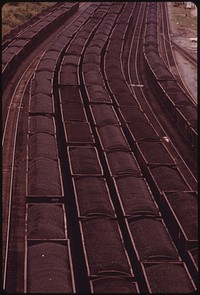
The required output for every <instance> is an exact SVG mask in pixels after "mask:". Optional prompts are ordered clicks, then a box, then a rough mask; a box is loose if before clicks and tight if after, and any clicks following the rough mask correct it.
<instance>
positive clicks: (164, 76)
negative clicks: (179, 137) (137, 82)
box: [144, 2, 198, 151]
mask: <svg viewBox="0 0 200 295" xmlns="http://www.w3.org/2000/svg"><path fill="white" fill-rule="evenodd" d="M157 10H158V8H157V3H156V2H152V3H149V5H148V11H147V18H146V27H145V36H144V57H145V61H146V68H147V72H148V73H149V77H150V78H151V83H152V85H153V86H154V87H155V89H156V92H157V96H158V99H159V101H160V102H161V103H162V104H163V106H164V107H165V109H166V110H167V112H168V113H169V115H170V116H171V118H172V120H173V121H174V122H175V124H176V126H177V127H178V129H179V130H180V132H181V133H182V134H183V136H184V137H185V139H186V140H187V141H188V142H189V143H190V145H191V146H192V147H193V149H194V150H195V151H197V132H198V131H197V107H196V106H195V105H193V103H191V101H190V99H189V98H188V97H187V95H186V94H185V93H184V91H183V90H182V88H181V87H180V85H179V84H178V83H177V81H176V79H175V77H174V76H173V74H172V73H171V72H170V71H169V69H168V67H167V66H166V64H165V62H164V61H163V59H162V58H161V56H160V54H159V41H158V18H157Z"/></svg>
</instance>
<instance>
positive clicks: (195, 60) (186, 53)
mask: <svg viewBox="0 0 200 295" xmlns="http://www.w3.org/2000/svg"><path fill="white" fill-rule="evenodd" d="M170 41H171V43H172V44H173V46H174V48H175V49H176V50H178V51H179V52H180V53H181V54H182V55H183V56H184V57H185V58H187V60H188V61H189V62H191V63H192V64H193V65H195V66H197V65H198V64H197V59H196V58H195V57H194V56H193V55H192V54H190V53H189V52H187V51H186V50H185V49H184V48H183V47H181V46H180V45H178V44H177V43H176V42H175V41H174V40H173V39H172V38H171V37H170Z"/></svg>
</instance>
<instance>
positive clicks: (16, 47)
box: [2, 2, 79, 87]
mask: <svg viewBox="0 0 200 295" xmlns="http://www.w3.org/2000/svg"><path fill="white" fill-rule="evenodd" d="M78 7H79V3H75V2H74V3H73V2H67V3H63V4H62V5H59V6H58V5H55V6H53V8H52V10H51V11H50V12H49V13H48V14H45V15H44V16H43V15H42V14H41V18H39V19H38V20H37V21H34V22H33V23H32V21H28V22H27V26H25V27H24V28H23V27H22V29H21V30H20V31H19V32H18V33H17V32H15V36H14V37H12V38H11V40H9V42H7V44H6V45H5V44H4V45H5V46H4V47H5V48H3V51H2V86H3V87H5V85H6V84H7V82H8V81H9V77H10V76H11V74H12V73H13V69H16V67H17V66H20V63H21V62H22V61H23V59H24V58H25V57H26V56H27V55H28V54H29V53H30V51H31V50H32V49H33V48H34V47H35V46H36V44H39V43H40V42H42V40H43V39H44V38H45V37H47V36H48V35H49V34H50V33H52V32H53V31H54V30H55V29H56V28H57V27H58V26H59V25H60V24H61V23H62V22H64V21H65V20H66V19H67V18H69V17H70V16H71V15H73V13H74V12H76V11H77V10H78ZM10 41H11V42H10Z"/></svg>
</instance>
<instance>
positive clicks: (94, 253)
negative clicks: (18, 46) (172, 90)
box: [2, 2, 198, 293]
mask: <svg viewBox="0 0 200 295" xmlns="http://www.w3.org/2000/svg"><path fill="white" fill-rule="evenodd" d="M64 5H65V4H64ZM73 5H74V7H75V6H76V5H77V4H76V3H74V4H72V3H71V4H69V6H70V9H71V8H72V6H73ZM65 7H66V8H67V4H66V6H65ZM76 7H77V6H76ZM66 8H65V9H66ZM156 9H157V8H156V5H155V4H154V3H152V4H149V3H146V2H145V3H136V2H135V3H134V2H120V3H118V2H103V3H90V2H87V3H80V5H79V8H78V11H76V9H74V10H73V12H72V13H71V14H70V13H69V12H67V11H66V19H65V20H64V19H62V21H61V22H58V23H57V25H56V30H55V32H54V33H52V34H50V35H49V33H50V32H51V31H50V30H49V31H48V30H47V31H46V34H47V35H48V37H47V38H46V39H45V41H44V40H43V41H44V42H41V44H40V40H41V39H42V38H43V37H42V36H43V35H41V38H39V39H38V41H37V42H38V45H37V46H36V47H35V48H34V49H32V50H31V51H30V55H26V50H25V51H24V53H23V54H24V56H26V58H24V57H23V55H22V56H21V60H20V62H21V63H19V64H20V66H19V69H18V70H17V72H16V73H13V75H10V73H9V72H8V70H7V72H4V77H7V76H6V75H8V76H9V77H10V80H9V83H8V84H7V85H6V86H5V87H4V93H3V120H2V121H3V139H2V145H3V198H2V203H3V287H4V289H5V290H6V291H7V292H13V293H14V292H18V293H35V292H39V293H49V292H55V293H57V292H61V293H62V292H65V293H76V292H78V293H79V292H85V293H101V292H107V293H110V292H114V293H115V292H120V293H127V292H128V293H131V292H133V293H143V292H145V293H155V292H158V293H161V292H163V291H164V292H168V293H170V292H193V291H194V290H195V289H196V287H197V273H198V270H197V263H196V261H197V260H196V259H197V258H196V257H197V242H198V241H197V236H196V229H197V215H196V214H197V164H196V157H195V154H194V151H193V150H192V148H191V146H192V145H193V143H191V142H186V140H184V137H183V135H182V134H181V133H180V131H179V130H177V127H176V126H175V125H174V123H173V122H172V120H171V119H170V117H169V116H168V114H167V112H166V111H165V110H164V107H163V105H162V104H160V103H159V101H158V97H157V96H158V93H157V95H156V93H155V89H156V87H158V86H157V81H155V80H153V79H152V77H151V75H150V74H149V70H148V71H147V62H146V60H145V54H146V51H147V49H146V48H145V47H144V45H145V46H147V42H146V39H145V38H146V32H147V30H148V26H149V21H148V17H149V16H151V13H152V14H153V13H154V12H155V11H156ZM67 10H68V8H67ZM154 10H155V11H154ZM55 11H57V14H59V15H60V12H59V13H58V11H59V8H58V10H55ZM63 13H64V9H63ZM49 16H50V14H49ZM135 16H137V17H135ZM163 17H164V14H163ZM52 18H53V17H52ZM154 19H155V17H154ZM54 21H55V20H54ZM48 26H49V28H50V27H51V26H50V24H49V23H48ZM163 26H164V25H163ZM11 43H12V42H11ZM11 43H10V44H11ZM163 48H164V45H163ZM170 48H171V47H170ZM163 50H164V49H163ZM165 50H166V52H165V53H167V54H166V56H168V55H169V48H168V47H166V48H165ZM170 50H171V49H170ZM22 51H23V50H22ZM144 53H145V54H144ZM163 54H164V52H163ZM7 58H10V55H8V54H7ZM5 60H6V59H4V61H5ZM10 61H11V63H12V58H11V59H10ZM30 61H31V62H30ZM4 69H9V63H8V64H6V65H5V67H4ZM159 95H160V96H161V93H159ZM7 97H10V99H9V100H7ZM175 108H176V106H175ZM184 126H185V125H184ZM184 132H185V131H184ZM187 132H188V131H187ZM172 197H173V198H172ZM173 200H175V201H174V203H173V202H172V201H173ZM180 202H182V203H183V204H185V206H183V207H182V206H179V205H180ZM183 210H185V211H183ZM154 233H155V234H154ZM152 235H153V238H152ZM47 265H48V271H47V268H46V266H47ZM175 274H176V276H175ZM158 276H159V282H160V283H159V284H157V283H156V279H155V278H157V277H158ZM183 277H184V282H183V279H182V278H183ZM168 282H170V284H169V283H168Z"/></svg>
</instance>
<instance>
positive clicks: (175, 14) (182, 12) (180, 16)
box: [172, 4, 197, 30]
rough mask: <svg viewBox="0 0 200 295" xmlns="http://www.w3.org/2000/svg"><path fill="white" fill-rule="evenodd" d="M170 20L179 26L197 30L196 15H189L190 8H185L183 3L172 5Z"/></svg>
mask: <svg viewBox="0 0 200 295" xmlns="http://www.w3.org/2000/svg"><path fill="white" fill-rule="evenodd" d="M172 20H173V21H174V22H175V23H176V24H177V23H178V24H179V26H180V27H185V28H190V29H193V30H197V17H195V16H192V15H191V9H185V4H182V5H180V6H178V7H172Z"/></svg>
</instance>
